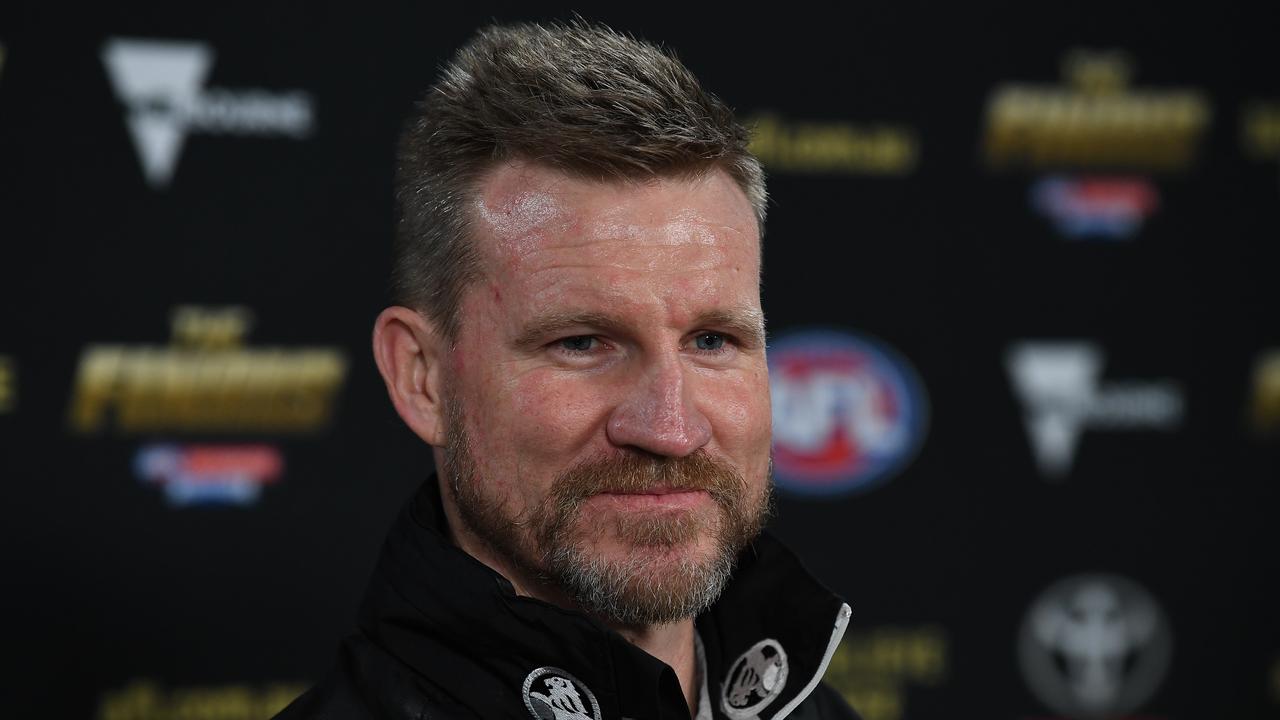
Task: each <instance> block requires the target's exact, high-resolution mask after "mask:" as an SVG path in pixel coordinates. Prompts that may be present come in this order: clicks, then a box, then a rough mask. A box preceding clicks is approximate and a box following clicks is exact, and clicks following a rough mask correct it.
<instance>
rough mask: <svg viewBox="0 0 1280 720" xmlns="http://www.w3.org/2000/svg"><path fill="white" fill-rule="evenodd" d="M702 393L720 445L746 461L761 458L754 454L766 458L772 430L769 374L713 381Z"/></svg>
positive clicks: (762, 373)
mask: <svg viewBox="0 0 1280 720" xmlns="http://www.w3.org/2000/svg"><path fill="white" fill-rule="evenodd" d="M704 393H705V396H706V397H707V398H708V400H709V404H708V405H705V406H704V407H708V408H709V415H711V416H712V420H713V423H714V424H715V426H716V430H717V437H718V440H719V442H720V444H721V445H722V446H723V447H725V449H726V450H728V451H729V452H732V453H734V454H740V455H742V456H743V460H744V461H745V462H753V461H758V460H759V459H760V458H759V457H754V456H761V455H763V456H764V457H766V458H767V454H768V448H769V442H770V439H771V430H772V416H771V406H770V402H769V379H768V374H767V373H765V372H752V373H749V374H747V375H744V376H739V377H736V378H733V379H724V380H715V381H713V382H712V383H709V384H708V386H707V387H706V388H705V389H704ZM766 461H767V460H766Z"/></svg>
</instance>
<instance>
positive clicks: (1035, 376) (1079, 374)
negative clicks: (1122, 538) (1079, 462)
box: [1005, 342, 1184, 479]
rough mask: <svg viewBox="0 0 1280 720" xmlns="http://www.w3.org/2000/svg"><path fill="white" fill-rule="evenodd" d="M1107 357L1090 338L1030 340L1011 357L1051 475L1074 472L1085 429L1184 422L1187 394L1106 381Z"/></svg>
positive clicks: (1162, 386)
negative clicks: (1184, 395) (1104, 373)
mask: <svg viewBox="0 0 1280 720" xmlns="http://www.w3.org/2000/svg"><path fill="white" fill-rule="evenodd" d="M1104 359H1105V355H1104V353H1103V351H1102V349H1101V348H1099V347H1098V346H1097V345H1096V344H1094V343H1090V342H1060V343H1050V342H1024V343H1019V344H1016V345H1014V346H1012V347H1011V348H1009V350H1008V352H1007V354H1006V355H1005V365H1006V368H1007V370H1008V372H1009V377H1010V381H1011V383H1012V385H1013V390H1014V393H1015V394H1017V395H1018V397H1019V399H1020V400H1021V401H1022V406H1023V419H1024V422H1025V424H1026V428H1027V435H1028V436H1029V438H1030V440H1031V449H1032V452H1033V454H1034V455H1035V458H1036V463H1037V465H1038V466H1039V467H1040V472H1041V473H1042V474H1043V475H1045V476H1046V477H1048V478H1052V479H1062V478H1063V477H1065V476H1066V475H1067V473H1068V472H1070V470H1071V465H1072V463H1073V462H1074V461H1075V456H1076V449H1077V447H1078V445H1079V442H1080V434H1081V433H1082V432H1083V431H1084V430H1085V429H1090V428H1097V429H1106V430H1171V429H1173V428H1175V427H1177V426H1178V424H1179V423H1181V421H1182V416H1183V404H1184V403H1183V396H1182V390H1181V389H1180V388H1179V387H1178V386H1177V384H1176V383H1174V382H1172V381H1155V382H1137V381H1132V380H1126V381H1111V382H1106V383H1104V382H1102V379H1101V376H1102V368H1103V362H1104Z"/></svg>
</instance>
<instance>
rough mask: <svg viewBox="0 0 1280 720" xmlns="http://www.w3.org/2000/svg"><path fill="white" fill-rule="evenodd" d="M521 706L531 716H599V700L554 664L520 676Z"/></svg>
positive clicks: (574, 719) (579, 719) (546, 719)
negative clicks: (521, 684)
mask: <svg viewBox="0 0 1280 720" xmlns="http://www.w3.org/2000/svg"><path fill="white" fill-rule="evenodd" d="M523 694H524V706H525V708H526V709H527V710H528V711H529V713H530V714H531V715H533V717H534V720H600V719H601V715H600V703H598V702H596V696H595V694H594V693H592V692H591V691H590V690H589V689H587V686H586V685H583V684H582V681H581V680H579V679H578V678H576V677H574V676H572V675H570V674H569V673H567V672H565V671H564V670H561V669H560V668H554V667H542V668H538V669H537V670H534V671H533V672H531V673H529V675H528V677H526V678H525V679H524V689H523Z"/></svg>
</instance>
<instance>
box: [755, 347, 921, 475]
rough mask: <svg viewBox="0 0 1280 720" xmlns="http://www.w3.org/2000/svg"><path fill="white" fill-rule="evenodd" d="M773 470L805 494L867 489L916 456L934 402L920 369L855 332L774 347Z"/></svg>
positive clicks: (771, 362) (771, 371)
mask: <svg viewBox="0 0 1280 720" xmlns="http://www.w3.org/2000/svg"><path fill="white" fill-rule="evenodd" d="M769 383H770V387H771V389H772V393H773V472H774V479H775V480H776V481H777V483H778V487H780V488H783V489H785V490H791V491H794V492H798V493H808V494H831V493H841V492H853V491H861V490H867V489H870V488H872V487H874V486H875V485H877V484H879V483H882V482H884V481H886V480H887V479H888V478H889V477H890V476H892V475H893V473H896V472H897V471H898V470H900V469H901V468H902V467H904V466H905V465H906V464H907V463H908V462H910V461H911V459H912V458H913V457H914V456H915V453H916V452H917V450H919V448H920V445H921V443H922V442H923V440H924V435H925V430H926V426H927V415H928V406H927V403H926V401H925V393H924V388H923V386H922V385H921V383H920V381H919V379H918V376H917V375H916V372H915V370H914V368H912V367H911V366H910V365H909V364H908V363H907V362H906V361H905V360H904V359H902V358H901V357H900V356H899V355H898V354H897V353H896V352H894V351H892V350H890V349H889V348H888V347H886V346H883V345H881V344H880V343H878V342H874V341H871V340H869V339H866V338H862V337H858V336H856V335H853V334H849V333H844V332H836V331H829V330H810V331H804V332H797V333H794V334H791V335H787V336H785V337H784V338H782V339H780V340H778V341H777V342H775V343H772V344H771V345H770V348H769Z"/></svg>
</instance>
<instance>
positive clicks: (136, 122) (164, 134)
mask: <svg viewBox="0 0 1280 720" xmlns="http://www.w3.org/2000/svg"><path fill="white" fill-rule="evenodd" d="M213 60H214V51H213V48H212V47H210V46H209V45H208V44H206V43H200V42H178V41H168V40H132V39H122V38H112V39H111V40H108V41H107V43H106V45H104V46H103V48H102V62H103V65H105V66H106V69H107V75H108V77H109V78H110V80H111V86H112V89H114V90H115V93H116V97H117V98H119V100H120V102H122V103H123V104H124V105H125V106H126V108H127V116H126V124H127V125H128V128H129V135H130V136H131V137H132V138H133V145H134V148H135V149H136V150H137V151H138V159H139V160H140V161H141V163H142V172H143V175H144V176H145V177H146V179H147V183H148V184H150V185H151V186H152V187H154V188H163V187H166V186H168V184H169V181H170V180H171V179H172V178H173V173H174V170H175V169H177V166H178V158H179V156H180V155H181V153H182V146H183V143H184V142H185V141H186V138H187V134H188V133H192V132H203V133H211V134H229V135H246V136H283V137H288V138H292V139H295V140H296V139H301V138H304V137H306V136H307V135H309V134H310V133H311V130H312V127H313V125H314V111H313V108H312V102H311V98H310V97H309V96H308V95H307V94H306V93H304V92H302V91H300V90H291V91H287V92H268V91H265V90H251V89H245V90H241V89H236V90H232V89H227V88H205V86H204V85H205V81H206V80H207V79H208V75H209V72H210V71H211V70H212V69H213Z"/></svg>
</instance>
